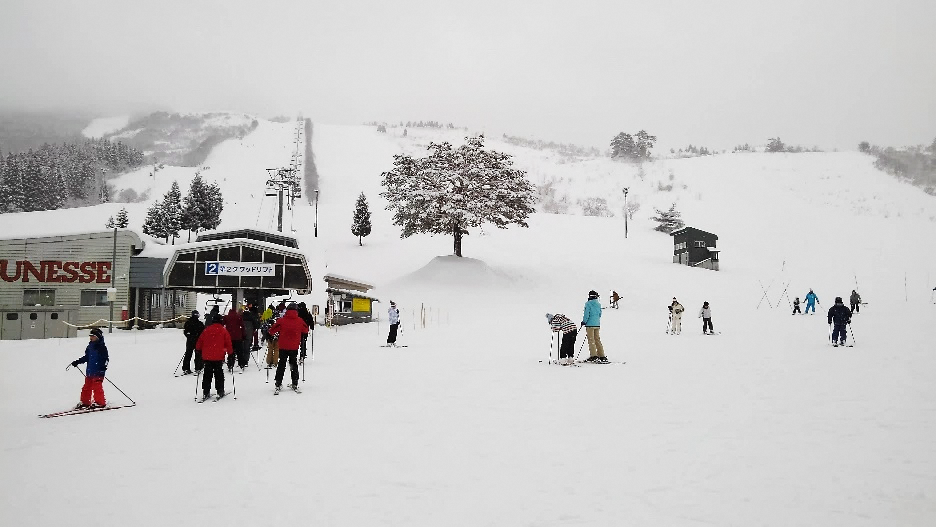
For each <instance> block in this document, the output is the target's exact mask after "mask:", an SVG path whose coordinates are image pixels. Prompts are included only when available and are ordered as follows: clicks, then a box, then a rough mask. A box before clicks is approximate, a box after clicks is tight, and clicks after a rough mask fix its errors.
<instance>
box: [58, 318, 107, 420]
mask: <svg viewBox="0 0 936 527" xmlns="http://www.w3.org/2000/svg"><path fill="white" fill-rule="evenodd" d="M109 362H110V359H109V357H108V355H107V345H106V344H104V333H102V332H101V330H100V329H98V328H94V329H92V330H91V334H90V335H88V345H87V346H86V347H85V351H84V356H83V357H81V358H80V359H76V360H74V361H72V363H71V365H72V366H78V365H79V364H84V363H88V369H87V370H85V374H84V375H85V380H84V385H83V386H82V387H81V402H79V403H78V405H77V406H75V409H76V410H80V409H83V408H103V407H105V406H107V401H106V400H105V399H104V375H105V373H106V372H107V364H108V363H109ZM66 369H68V368H66ZM92 395H93V396H94V402H93V403H92V402H91V397H92Z"/></svg>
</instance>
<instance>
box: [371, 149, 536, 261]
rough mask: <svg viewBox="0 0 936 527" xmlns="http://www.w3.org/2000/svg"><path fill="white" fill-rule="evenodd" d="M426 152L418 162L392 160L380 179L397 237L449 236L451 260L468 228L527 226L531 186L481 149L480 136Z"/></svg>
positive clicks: (505, 160) (504, 159) (502, 157)
mask: <svg viewBox="0 0 936 527" xmlns="http://www.w3.org/2000/svg"><path fill="white" fill-rule="evenodd" d="M428 150H429V151H430V154H429V155H428V156H426V157H422V158H413V157H410V156H408V155H405V154H399V155H396V156H394V161H393V165H394V166H393V170H390V171H389V172H384V173H383V174H381V177H382V178H383V181H382V184H383V186H384V188H385V189H386V190H385V191H384V192H381V194H380V195H381V196H382V197H384V198H386V200H387V201H388V202H389V204H388V205H387V210H392V211H394V214H393V223H394V224H395V225H399V226H401V227H402V228H403V232H402V233H401V235H400V237H402V238H408V237H409V236H412V235H413V234H417V233H430V234H451V235H452V236H453V237H454V240H455V242H454V245H455V255H456V256H461V255H462V251H461V245H462V236H464V235H465V234H467V233H468V230H467V229H468V228H469V227H478V226H480V225H481V224H482V223H493V224H494V225H495V226H497V227H498V228H501V229H505V228H507V226H508V225H510V224H517V225H520V226H521V227H528V225H527V223H526V219H527V217H528V216H529V215H530V214H531V213H532V212H534V209H533V203H534V201H535V191H534V187H533V185H532V184H531V183H530V182H529V181H527V179H526V173H525V172H523V171H522V170H517V169H515V168H513V166H512V165H513V161H512V160H511V157H510V156H509V155H507V154H503V153H500V152H497V151H494V150H485V149H484V136H483V135H481V136H477V137H471V138H466V143H465V144H464V145H461V146H459V147H458V148H457V149H453V148H452V145H451V144H449V143H448V142H444V143H441V144H437V143H430V144H429V147H428Z"/></svg>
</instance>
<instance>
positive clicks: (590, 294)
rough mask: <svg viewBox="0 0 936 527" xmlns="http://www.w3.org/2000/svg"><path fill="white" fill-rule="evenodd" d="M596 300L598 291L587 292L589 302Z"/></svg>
mask: <svg viewBox="0 0 936 527" xmlns="http://www.w3.org/2000/svg"><path fill="white" fill-rule="evenodd" d="M596 298H598V291H595V290H594V289H592V290H591V291H589V292H588V299H589V300H594V299H596Z"/></svg>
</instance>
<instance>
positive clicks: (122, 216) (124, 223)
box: [114, 207, 130, 229]
mask: <svg viewBox="0 0 936 527" xmlns="http://www.w3.org/2000/svg"><path fill="white" fill-rule="evenodd" d="M114 224H115V225H117V228H118V229H126V228H127V227H129V226H130V217H129V215H128V214H127V209H126V208H124V207H121V208H120V211H119V212H118V213H117V219H116V220H115V221H114Z"/></svg>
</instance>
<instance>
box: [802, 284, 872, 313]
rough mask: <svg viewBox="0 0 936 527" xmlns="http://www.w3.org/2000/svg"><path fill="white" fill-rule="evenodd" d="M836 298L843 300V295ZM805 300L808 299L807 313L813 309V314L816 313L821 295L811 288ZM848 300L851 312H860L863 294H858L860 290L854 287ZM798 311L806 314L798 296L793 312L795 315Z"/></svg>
mask: <svg viewBox="0 0 936 527" xmlns="http://www.w3.org/2000/svg"><path fill="white" fill-rule="evenodd" d="M836 299H838V300H841V297H836ZM805 300H806V313H809V310H810V309H812V312H813V314H815V313H816V304H817V303H818V302H819V297H818V296H816V293H814V292H813V290H812V289H810V290H809V292H808V293H806V296H805ZM848 302H849V304H851V308H850V309H849V312H850V313H851V314H854V313H858V312H860V309H861V295H859V294H858V291H855V290H854V289H852V292H851V296H850V297H849V298H848ZM843 305H844V302H843ZM797 313H799V314H801V315H805V314H806V313H803V312H802V311H800V299H799V297H796V298H794V299H793V314H794V315H795V314H797Z"/></svg>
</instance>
